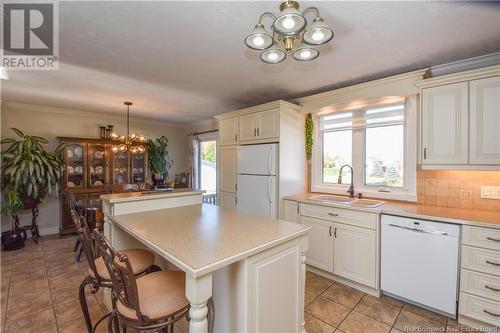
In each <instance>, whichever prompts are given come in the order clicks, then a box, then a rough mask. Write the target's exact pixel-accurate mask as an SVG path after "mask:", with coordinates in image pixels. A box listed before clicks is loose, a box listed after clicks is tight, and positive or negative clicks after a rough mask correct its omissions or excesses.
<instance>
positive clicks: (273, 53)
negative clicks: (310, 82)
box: [260, 48, 286, 64]
mask: <svg viewBox="0 0 500 333" xmlns="http://www.w3.org/2000/svg"><path fill="white" fill-rule="evenodd" d="M285 58H286V53H285V52H284V51H282V50H280V49H278V48H272V49H269V50H267V51H264V52H262V54H261V55H260V59H261V60H262V61H264V62H265V63H268V64H279V63H280V62H282V61H283V60H285Z"/></svg>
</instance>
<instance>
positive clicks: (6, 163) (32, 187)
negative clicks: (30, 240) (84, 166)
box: [1, 128, 66, 240]
mask: <svg viewBox="0 0 500 333" xmlns="http://www.w3.org/2000/svg"><path fill="white" fill-rule="evenodd" d="M12 131H14V133H15V134H17V136H18V138H17V139H10V138H9V139H4V140H2V141H1V144H2V146H3V145H7V148H5V149H4V150H2V172H1V178H2V193H3V194H4V199H5V202H9V200H10V199H13V197H11V198H9V197H8V194H12V193H14V192H16V193H17V194H18V196H19V197H20V200H21V202H22V204H23V207H24V208H25V209H36V208H37V207H38V204H39V203H40V202H41V201H42V200H43V199H45V198H46V197H47V196H51V195H52V194H53V193H55V194H56V195H57V194H58V192H59V183H60V180H61V176H62V174H63V172H64V168H65V166H66V162H65V161H64V160H63V158H62V156H61V152H62V150H63V148H64V144H61V145H59V146H58V147H57V148H56V149H55V150H54V152H48V151H46V150H45V149H44V145H46V144H47V143H48V140H47V139H45V138H42V137H39V136H32V135H25V134H24V133H23V132H21V131H20V130H18V129H16V128H12ZM12 195H13V194H12ZM11 215H12V214H11ZM16 216H17V214H16ZM15 220H16V219H15ZM16 221H17V225H19V223H18V222H19V221H18V219H17V220H16ZM11 231H12V230H11ZM2 240H3V238H2Z"/></svg>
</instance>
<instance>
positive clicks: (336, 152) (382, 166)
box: [311, 96, 417, 207]
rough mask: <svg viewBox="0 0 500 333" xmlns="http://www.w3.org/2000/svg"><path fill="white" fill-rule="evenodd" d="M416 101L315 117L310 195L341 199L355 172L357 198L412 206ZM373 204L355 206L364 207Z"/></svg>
mask: <svg viewBox="0 0 500 333" xmlns="http://www.w3.org/2000/svg"><path fill="white" fill-rule="evenodd" d="M416 129H417V106H416V96H410V97H406V98H405V97H395V98H392V100H391V102H390V103H388V102H387V103H385V104H384V103H380V102H377V103H375V104H373V105H368V106H367V105H365V106H363V107H359V108H357V109H340V110H338V111H336V112H331V113H320V114H316V115H315V133H314V136H315V137H314V139H315V140H314V146H313V156H312V179H311V190H312V191H313V192H323V193H332V194H340V195H345V192H346V191H347V189H348V187H349V185H350V178H351V175H350V170H349V169H347V168H346V169H344V173H343V174H342V181H341V184H339V183H338V178H339V171H340V167H341V166H342V165H344V164H350V165H352V167H353V170H354V172H353V175H352V176H353V184H354V189H355V191H356V192H362V193H363V194H365V195H366V196H369V197H373V198H382V199H396V200H407V201H416V164H417V156H416V154H417V153H416V152H417V137H416V136H417V134H416ZM372 204H376V203H368V202H359V205H360V206H365V207H368V206H370V205H372Z"/></svg>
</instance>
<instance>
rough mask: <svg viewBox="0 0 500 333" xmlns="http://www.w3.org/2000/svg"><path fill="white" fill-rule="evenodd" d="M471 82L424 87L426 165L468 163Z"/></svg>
mask: <svg viewBox="0 0 500 333" xmlns="http://www.w3.org/2000/svg"><path fill="white" fill-rule="evenodd" d="M467 92H468V83H467V82H462V83H455V84H449V85H445V86H440V87H433V88H425V89H422V149H423V151H422V156H423V158H422V164H467V163H468V105H467V104H468V103H467V102H468V98H467Z"/></svg>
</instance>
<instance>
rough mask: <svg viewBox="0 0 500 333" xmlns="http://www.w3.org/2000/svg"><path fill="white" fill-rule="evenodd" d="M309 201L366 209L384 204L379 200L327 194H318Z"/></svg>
mask: <svg viewBox="0 0 500 333" xmlns="http://www.w3.org/2000/svg"><path fill="white" fill-rule="evenodd" d="M310 200H312V201H320V202H324V203H337V204H344V205H352V206H359V207H367V208H374V207H378V206H380V205H382V204H383V203H384V201H380V200H371V199H355V198H349V197H342V196H339V195H329V194H319V195H316V196H314V197H311V198H310Z"/></svg>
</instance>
